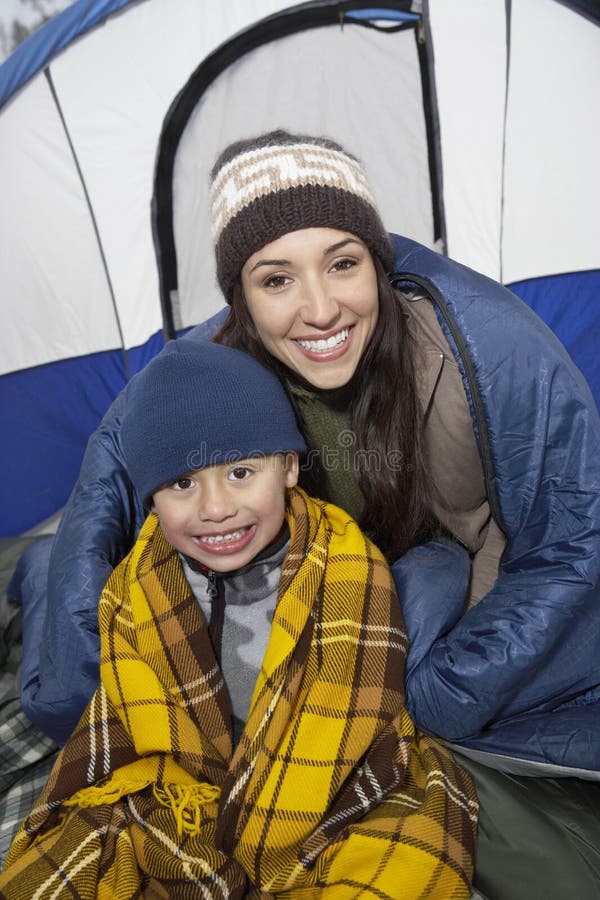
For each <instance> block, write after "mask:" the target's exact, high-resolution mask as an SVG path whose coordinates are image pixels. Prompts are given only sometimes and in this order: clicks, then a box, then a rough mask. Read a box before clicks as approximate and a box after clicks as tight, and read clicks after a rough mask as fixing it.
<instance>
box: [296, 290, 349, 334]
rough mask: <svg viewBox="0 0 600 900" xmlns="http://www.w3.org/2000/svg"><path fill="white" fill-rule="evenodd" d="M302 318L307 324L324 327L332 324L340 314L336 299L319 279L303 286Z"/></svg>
mask: <svg viewBox="0 0 600 900" xmlns="http://www.w3.org/2000/svg"><path fill="white" fill-rule="evenodd" d="M302 300H303V303H302V310H301V315H302V320H303V321H304V322H305V323H306V324H307V325H315V326H316V327H317V328H320V329H326V328H329V327H330V326H331V325H334V324H335V322H336V321H337V319H338V318H339V316H340V306H339V303H338V301H337V300H336V299H335V297H334V296H333V295H332V293H331V288H328V286H327V285H326V284H324V283H323V282H322V281H321V280H320V279H315V280H314V281H312V282H310V283H309V284H305V285H304V286H303V297H302Z"/></svg>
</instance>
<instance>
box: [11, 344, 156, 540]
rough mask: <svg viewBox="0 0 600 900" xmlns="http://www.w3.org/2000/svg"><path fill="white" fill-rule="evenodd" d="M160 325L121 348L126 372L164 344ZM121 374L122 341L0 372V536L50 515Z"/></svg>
mask: <svg viewBox="0 0 600 900" xmlns="http://www.w3.org/2000/svg"><path fill="white" fill-rule="evenodd" d="M163 343H164V341H163V335H162V332H161V331H158V332H156V333H155V334H154V335H152V337H151V338H150V339H149V340H148V341H146V342H145V343H144V344H142V345H141V346H139V347H135V348H133V349H131V350H128V351H127V364H128V368H129V371H130V373H131V374H134V373H135V372H138V371H139V370H140V369H142V368H143V367H144V366H145V365H146V363H147V362H149V361H150V359H152V357H153V356H155V355H156V353H158V352H159V351H160V350H161V349H162V347H163ZM126 382H127V376H126V373H125V364H124V358H123V351H122V349H121V348H118V349H116V350H110V351H106V352H103V353H93V354H90V355H89V356H79V357H75V358H72V359H66V360H61V361H60V362H55V363H49V364H48V365H43V366H35V367H33V368H31V369H23V370H21V371H19V372H11V373H9V374H8V375H3V376H2V377H0V408H1V409H2V434H3V437H2V442H1V443H0V468H1V469H2V471H3V472H4V473H5V476H4V477H3V479H2V502H1V503H0V536H1V537H12V536H15V535H18V534H21V533H22V532H23V531H27V530H28V529H29V528H33V527H34V526H36V525H38V524H39V523H40V521H43V520H44V519H47V518H49V517H50V516H52V515H54V513H55V512H56V511H57V510H59V509H60V508H61V507H62V506H64V504H65V503H66V501H67V498H68V496H69V494H70V492H71V489H72V487H73V485H74V484H75V481H76V480H77V475H78V473H79V469H80V467H81V461H82V459H83V454H84V451H85V447H86V444H87V441H88V437H89V436H90V434H92V432H94V431H95V430H96V428H97V427H98V424H99V423H100V420H101V419H102V417H103V415H104V413H105V412H106V410H107V409H108V407H109V406H110V404H111V403H112V401H113V399H114V398H115V397H116V396H117V394H118V393H119V392H120V391H121V390H122V388H123V387H124V386H125V384H126Z"/></svg>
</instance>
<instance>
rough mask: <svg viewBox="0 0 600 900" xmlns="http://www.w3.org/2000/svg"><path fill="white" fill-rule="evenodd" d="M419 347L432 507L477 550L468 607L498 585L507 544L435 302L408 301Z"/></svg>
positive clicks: (417, 362)
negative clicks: (490, 498) (487, 487)
mask: <svg viewBox="0 0 600 900" xmlns="http://www.w3.org/2000/svg"><path fill="white" fill-rule="evenodd" d="M405 306H406V309H407V312H408V315H409V329H410V332H411V335H412V336H413V338H414V340H415V343H416V347H417V357H416V369H417V389H418V392H419V398H420V401H421V404H422V407H423V412H424V415H425V446H426V451H427V453H428V455H429V465H430V471H431V472H432V476H433V481H434V485H433V488H434V499H433V503H432V507H433V511H434V513H435V514H436V516H437V517H438V519H439V520H440V522H441V523H442V524H443V525H444V526H445V527H446V528H447V529H448V531H450V532H451V534H453V535H454V536H455V537H456V538H457V539H458V540H459V541H460V542H461V543H462V544H464V546H465V547H466V548H467V549H468V550H469V552H470V553H471V554H472V568H471V584H470V590H469V600H468V606H473V605H474V604H476V603H478V602H479V600H481V599H482V597H484V596H485V594H487V592H488V591H489V590H490V588H491V587H492V586H493V584H494V582H495V580H496V578H497V575H498V565H499V561H500V557H501V555H502V552H503V550H504V547H505V545H506V540H505V538H504V535H503V534H502V532H501V531H500V529H499V528H498V526H497V525H496V523H495V522H494V521H493V519H492V517H491V513H490V508H489V504H488V500H487V495H486V490H485V482H484V477H483V469H482V465H481V459H480V456H479V450H478V448H477V443H476V440H475V434H474V431H473V421H472V418H471V412H470V409H469V404H468V401H467V397H466V394H465V390H464V387H463V382H462V376H461V373H460V370H459V368H458V366H457V364H456V360H455V357H454V354H453V353H452V350H451V348H450V345H449V343H448V341H447V339H446V337H445V335H444V332H443V331H442V329H441V327H440V324H439V322H438V319H437V316H436V314H435V310H434V308H433V306H432V304H431V302H430V301H429V300H428V299H427V298H425V297H421V298H420V299H415V300H412V299H411V300H410V301H409V300H407V301H405Z"/></svg>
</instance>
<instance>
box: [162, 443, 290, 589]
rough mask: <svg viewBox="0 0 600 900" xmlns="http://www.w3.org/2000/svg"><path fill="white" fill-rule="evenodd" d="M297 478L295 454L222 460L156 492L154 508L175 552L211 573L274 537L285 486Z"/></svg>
mask: <svg viewBox="0 0 600 900" xmlns="http://www.w3.org/2000/svg"><path fill="white" fill-rule="evenodd" d="M297 481H298V455H297V454H296V453H287V454H285V455H284V454H273V455H269V456H257V457H252V458H251V459H245V460H240V461H239V462H232V463H222V464H220V465H217V466H209V467H207V468H205V469H198V470H196V471H194V472H189V473H188V474H186V475H183V476H181V477H180V478H178V479H177V480H176V481H175V482H173V483H172V484H169V485H167V486H166V487H163V488H161V489H160V490H158V491H156V492H155V494H154V498H153V511H154V512H155V513H156V514H157V515H158V518H159V521H160V526H161V528H162V531H163V533H164V535H165V537H166V538H167V540H168V541H169V543H171V544H172V545H173V547H174V548H175V549H176V550H178V551H179V552H180V553H184V554H185V555H186V556H189V557H191V558H192V559H195V560H196V561H197V562H199V563H201V564H202V565H204V566H206V567H207V568H208V569H211V570H213V571H215V572H222V573H225V572H232V571H234V570H236V569H240V568H242V567H243V566H245V565H247V564H248V563H249V562H251V561H252V560H253V559H254V558H255V557H256V556H258V554H259V553H261V551H262V550H264V549H265V547H268V546H269V544H270V543H272V541H274V540H275V538H276V537H277V535H278V534H279V532H280V530H281V526H282V525H283V522H284V518H285V491H286V488H291V487H294V485H295V484H296V483H297Z"/></svg>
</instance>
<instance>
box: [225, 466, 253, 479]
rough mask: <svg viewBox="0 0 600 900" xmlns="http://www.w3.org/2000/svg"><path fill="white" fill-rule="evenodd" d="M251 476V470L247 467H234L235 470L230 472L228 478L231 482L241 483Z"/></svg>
mask: <svg viewBox="0 0 600 900" xmlns="http://www.w3.org/2000/svg"><path fill="white" fill-rule="evenodd" d="M251 474H252V469H249V468H248V466H236V467H235V469H232V470H231V471H230V473H229V478H230V479H231V481H243V480H244V479H245V478H248V477H249V476H250V475H251Z"/></svg>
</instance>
